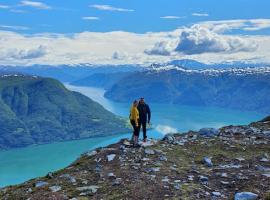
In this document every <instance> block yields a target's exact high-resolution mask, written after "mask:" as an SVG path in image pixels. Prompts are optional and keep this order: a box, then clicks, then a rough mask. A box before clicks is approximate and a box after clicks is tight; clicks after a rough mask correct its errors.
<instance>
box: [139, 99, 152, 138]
mask: <svg viewBox="0 0 270 200" xmlns="http://www.w3.org/2000/svg"><path fill="white" fill-rule="evenodd" d="M137 109H138V111H139V132H140V130H141V127H142V129H143V141H144V142H146V139H147V135H146V124H147V123H148V125H150V120H151V110H150V108H149V106H148V105H147V104H146V103H145V101H144V98H141V99H140V101H139V105H138V107H137Z"/></svg>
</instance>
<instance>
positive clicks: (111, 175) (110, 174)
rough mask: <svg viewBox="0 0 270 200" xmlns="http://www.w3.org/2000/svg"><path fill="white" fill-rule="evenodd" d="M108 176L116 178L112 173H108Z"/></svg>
mask: <svg viewBox="0 0 270 200" xmlns="http://www.w3.org/2000/svg"><path fill="white" fill-rule="evenodd" d="M107 176H108V177H110V178H115V175H114V173H112V172H110V173H108V174H107Z"/></svg>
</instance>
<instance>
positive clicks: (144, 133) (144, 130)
mask: <svg viewBox="0 0 270 200" xmlns="http://www.w3.org/2000/svg"><path fill="white" fill-rule="evenodd" d="M142 127H143V139H144V140H146V138H147V135H146V122H143V123H142Z"/></svg>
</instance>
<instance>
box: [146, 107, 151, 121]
mask: <svg viewBox="0 0 270 200" xmlns="http://www.w3.org/2000/svg"><path fill="white" fill-rule="evenodd" d="M147 116H148V123H150V120H151V110H150V107H149V106H147Z"/></svg>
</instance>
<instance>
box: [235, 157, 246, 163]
mask: <svg viewBox="0 0 270 200" xmlns="http://www.w3.org/2000/svg"><path fill="white" fill-rule="evenodd" d="M236 160H237V161H239V162H242V161H245V158H243V157H238V158H236Z"/></svg>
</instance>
